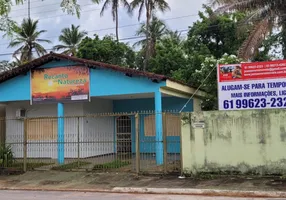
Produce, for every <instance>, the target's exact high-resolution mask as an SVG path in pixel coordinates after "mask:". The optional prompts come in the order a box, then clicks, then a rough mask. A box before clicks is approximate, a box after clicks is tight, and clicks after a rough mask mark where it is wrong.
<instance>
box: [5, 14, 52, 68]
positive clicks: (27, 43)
mask: <svg viewBox="0 0 286 200" xmlns="http://www.w3.org/2000/svg"><path fill="white" fill-rule="evenodd" d="M38 22H39V21H38V20H35V21H34V20H32V19H30V18H28V19H24V20H23V22H22V24H21V25H20V26H18V27H17V29H16V30H15V31H14V33H13V40H12V41H11V42H10V44H9V46H8V47H18V46H20V45H21V47H20V48H18V49H17V50H16V51H15V52H14V54H13V57H17V55H19V54H20V61H21V62H26V61H28V62H29V61H31V60H32V59H33V50H34V51H35V52H36V54H37V55H38V56H42V55H44V54H45V53H46V50H45V48H44V47H43V46H42V45H40V44H39V42H46V43H51V41H50V40H46V39H39V36H40V35H41V34H42V33H45V32H46V30H40V31H37V26H38Z"/></svg>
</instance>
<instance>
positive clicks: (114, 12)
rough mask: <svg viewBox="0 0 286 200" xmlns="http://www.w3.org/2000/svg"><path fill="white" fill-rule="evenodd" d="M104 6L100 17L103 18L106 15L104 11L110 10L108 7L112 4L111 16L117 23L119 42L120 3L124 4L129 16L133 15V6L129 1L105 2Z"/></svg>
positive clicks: (95, 1) (96, 1) (107, 0)
mask: <svg viewBox="0 0 286 200" xmlns="http://www.w3.org/2000/svg"><path fill="white" fill-rule="evenodd" d="M101 1H102V0H92V2H94V3H97V4H98V3H100V2H101ZM104 1H105V2H104V4H103V7H102V9H101V12H100V15H101V16H103V14H104V11H105V10H106V9H107V8H108V6H109V5H110V4H111V14H112V17H113V21H115V22H116V40H117V41H119V34H118V25H119V22H118V20H119V19H118V8H119V6H120V3H122V4H123V6H124V7H125V8H127V12H128V13H129V14H131V13H132V9H131V6H130V4H129V3H128V1H127V0H104Z"/></svg>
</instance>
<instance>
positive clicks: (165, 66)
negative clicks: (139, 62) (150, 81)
mask: <svg viewBox="0 0 286 200" xmlns="http://www.w3.org/2000/svg"><path fill="white" fill-rule="evenodd" d="M182 43H183V42H182V40H181V38H180V36H179V34H178V33H177V32H169V34H168V35H166V36H165V37H164V38H163V39H161V40H160V41H158V42H157V43H156V54H155V56H154V57H152V58H151V59H150V67H151V69H150V71H152V72H154V73H158V74H164V75H166V76H169V77H171V76H174V77H175V78H179V77H176V76H175V75H174V73H175V72H176V71H177V70H179V69H181V68H183V67H185V66H187V65H188V60H187V55H186V53H185V50H184V46H183V44H182ZM179 79H181V78H179Z"/></svg>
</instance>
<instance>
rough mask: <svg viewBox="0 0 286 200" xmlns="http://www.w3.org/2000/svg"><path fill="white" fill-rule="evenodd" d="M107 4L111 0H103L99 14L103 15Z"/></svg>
mask: <svg viewBox="0 0 286 200" xmlns="http://www.w3.org/2000/svg"><path fill="white" fill-rule="evenodd" d="M109 4H111V0H105V2H104V4H103V6H102V8H101V11H100V16H103V14H104V11H105V10H106V9H107V8H108V6H109Z"/></svg>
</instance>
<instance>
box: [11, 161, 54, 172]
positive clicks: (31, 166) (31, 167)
mask: <svg viewBox="0 0 286 200" xmlns="http://www.w3.org/2000/svg"><path fill="white" fill-rule="evenodd" d="M52 164H53V163H42V162H38V163H37V162H36V163H29V162H28V163H27V170H28V171H29V170H34V169H35V168H39V167H43V166H47V165H52ZM9 167H13V168H20V169H23V168H24V163H22V162H14V163H12V164H11V165H10V166H9Z"/></svg>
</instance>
